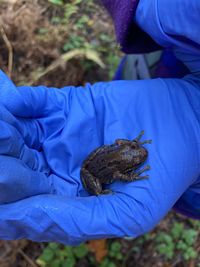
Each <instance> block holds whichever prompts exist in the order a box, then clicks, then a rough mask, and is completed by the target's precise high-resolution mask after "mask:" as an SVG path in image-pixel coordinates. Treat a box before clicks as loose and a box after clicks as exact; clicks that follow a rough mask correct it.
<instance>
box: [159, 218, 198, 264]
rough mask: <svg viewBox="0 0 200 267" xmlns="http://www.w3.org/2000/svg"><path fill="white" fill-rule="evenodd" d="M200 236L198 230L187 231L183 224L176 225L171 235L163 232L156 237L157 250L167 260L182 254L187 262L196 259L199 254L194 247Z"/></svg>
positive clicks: (170, 232)
mask: <svg viewBox="0 0 200 267" xmlns="http://www.w3.org/2000/svg"><path fill="white" fill-rule="evenodd" d="M197 236H198V231H197V230H196V229H191V228H189V229H187V228H185V227H184V225H183V223H177V222H176V223H174V225H173V227H172V229H171V230H170V231H169V233H164V232H161V233H159V234H158V235H157V237H156V250H157V251H158V252H159V253H160V254H162V255H164V256H165V257H166V258H167V259H172V258H173V257H174V255H175V253H180V254H181V255H182V256H183V258H184V259H185V260H190V259H194V258H196V257H197V253H196V251H195V249H194V245H195V242H196V239H197Z"/></svg>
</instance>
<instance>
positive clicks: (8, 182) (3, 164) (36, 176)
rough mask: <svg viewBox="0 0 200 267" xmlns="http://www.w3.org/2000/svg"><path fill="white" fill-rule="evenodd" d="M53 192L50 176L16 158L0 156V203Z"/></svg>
mask: <svg viewBox="0 0 200 267" xmlns="http://www.w3.org/2000/svg"><path fill="white" fill-rule="evenodd" d="M53 192H54V187H53V182H52V177H51V176H47V175H46V174H44V173H42V172H38V171H33V170H31V169H30V168H29V167H28V166H27V165H25V164H24V163H23V162H22V161H21V160H19V159H17V158H13V157H8V156H2V155H1V156H0V203H9V202H13V201H16V200H19V199H23V198H26V197H29V196H34V195H38V194H45V193H53Z"/></svg>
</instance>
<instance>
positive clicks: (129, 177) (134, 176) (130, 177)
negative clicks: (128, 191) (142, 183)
mask: <svg viewBox="0 0 200 267" xmlns="http://www.w3.org/2000/svg"><path fill="white" fill-rule="evenodd" d="M149 169H150V166H149V165H147V166H145V167H144V168H143V169H141V170H140V171H139V172H137V173H135V172H131V173H126V174H124V173H120V172H119V171H117V172H115V173H114V175H113V178H114V179H115V180H121V181H124V182H132V181H136V180H141V179H145V178H148V177H149V175H145V176H140V174H141V173H143V172H144V171H147V170H149Z"/></svg>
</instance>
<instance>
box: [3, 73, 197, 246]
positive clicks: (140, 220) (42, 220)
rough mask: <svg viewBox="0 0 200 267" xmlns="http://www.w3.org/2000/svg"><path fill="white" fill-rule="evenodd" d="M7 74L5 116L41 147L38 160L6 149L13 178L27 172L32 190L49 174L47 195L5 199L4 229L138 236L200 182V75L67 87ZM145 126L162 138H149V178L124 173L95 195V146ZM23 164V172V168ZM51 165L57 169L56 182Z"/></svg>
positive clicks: (22, 233)
mask: <svg viewBox="0 0 200 267" xmlns="http://www.w3.org/2000/svg"><path fill="white" fill-rule="evenodd" d="M0 84H1V85H0V87H1V88H0V101H1V103H2V104H3V105H4V106H5V108H6V109H8V110H9V112H11V113H12V114H13V115H14V116H15V118H14V119H8V118H7V116H5V118H4V121H6V123H7V124H9V125H12V127H14V128H15V129H16V130H17V131H18V133H19V134H20V135H21V136H22V139H23V140H24V142H25V145H26V146H27V150H29V152H30V153H32V152H31V151H32V150H34V151H36V152H35V155H39V154H40V155H41V156H38V157H37V156H33V158H34V159H36V158H37V164H35V163H32V162H36V161H34V159H32V158H31V157H29V158H30V161H29V162H28V163H27V162H26V160H23V158H20V157H18V155H16V154H15V155H13V157H17V158H19V159H18V160H17V159H13V157H10V156H12V155H11V154H9V157H8V156H6V153H3V154H4V155H3V156H1V161H0V162H1V163H3V164H4V170H5V171H4V172H3V177H4V181H7V180H8V181H9V180H12V181H13V180H14V179H16V180H17V179H19V177H18V176H20V174H21V173H23V176H22V181H23V183H20V187H21V186H22V184H23V185H24V188H25V189H24V188H20V187H19V188H17V189H16V190H17V191H18V192H20V190H21V192H22V191H26V190H27V191H29V192H28V194H29V193H31V189H29V187H30V184H31V183H32V186H33V188H35V189H36V188H37V185H42V184H44V190H43V191H42V190H41V189H42V187H41V186H39V188H40V189H38V195H37V196H33V197H29V198H26V199H22V200H20V201H17V202H14V203H10V204H2V205H0V239H17V238H27V239H31V240H35V241H57V242H62V243H65V244H70V245H73V244H78V243H80V242H83V241H85V240H88V239H97V238H106V237H122V236H132V237H136V236H139V235H142V234H144V233H145V232H147V231H149V230H151V229H152V228H153V227H154V226H155V225H156V224H157V223H158V222H159V221H160V220H161V219H162V218H163V217H164V216H165V215H166V214H167V212H168V211H169V210H170V209H171V208H172V207H173V205H174V204H175V203H176V201H177V200H178V199H179V198H180V196H181V195H182V194H183V193H184V192H185V191H186V190H187V189H188V188H189V187H190V186H191V185H193V187H194V186H195V185H197V186H198V183H199V176H200V167H199V166H200V143H199V118H200V110H199V98H200V90H199V85H198V84H197V83H196V81H195V80H193V78H192V76H191V77H190V76H188V77H187V78H185V79H183V80H179V79H166V80H164V79H155V80H144V81H114V82H104V83H97V84H94V85H90V84H87V85H86V86H85V87H77V88H76V87H73V86H69V87H65V88H62V89H60V90H58V89H55V88H45V87H42V86H40V87H37V88H34V87H25V86H24V87H15V86H14V85H13V84H12V82H11V81H10V80H9V79H8V78H7V77H6V76H5V75H4V74H3V73H2V72H1V73H0ZM1 119H3V118H1ZM143 129H144V131H145V135H144V140H145V139H152V140H153V143H152V144H151V145H147V146H148V151H149V158H148V160H147V163H148V164H150V166H151V170H150V171H148V174H149V176H150V177H149V179H144V180H140V181H135V182H131V183H123V182H120V181H117V182H114V183H113V184H111V185H110V186H109V187H110V188H111V189H112V190H113V191H114V194H111V195H101V196H98V197H97V196H89V195H88V194H87V192H86V191H85V190H84V189H83V186H82V184H81V182H80V166H81V164H82V161H83V160H84V159H85V158H86V156H87V155H88V154H89V153H90V152H91V151H92V150H93V149H95V148H96V147H98V146H100V145H103V144H111V143H113V142H114V140H115V139H117V138H127V139H133V138H134V137H136V136H137V135H138V133H139V132H140V131H141V130H143ZM13 131H15V130H13ZM13 135H15V134H13ZM19 140H20V138H19ZM19 142H23V141H19ZM13 143H14V144H16V140H15V141H14V142H13ZM29 152H28V153H29ZM30 153H29V155H30ZM32 166H35V167H34V168H33V167H32ZM13 168H14V169H15V170H16V171H15V173H16V174H17V172H18V174H17V175H16V177H14V178H13ZM24 169H26V172H25V171H24ZM46 169H48V170H49V172H47V171H45V170H46ZM33 170H34V171H36V172H37V174H36V173H34V171H33ZM33 173H34V174H33ZM38 173H39V174H38ZM49 173H50V174H51V175H52V176H53V178H52V179H51V182H50V183H48V182H47V183H46V182H45V181H48V179H49ZM36 176H37V177H36ZM27 177H28V179H27ZM30 180H31V183H30ZM27 185H28V186H27ZM48 188H49V189H48ZM33 191H34V190H33ZM1 193H2V192H1ZM1 193H0V194H1ZM33 194H34V195H35V194H36V192H35V191H34V193H33ZM26 195H27V194H26ZM19 196H20V194H18V198H19ZM9 197H10V198H11V201H12V200H13V196H8V198H9ZM21 197H22V198H23V197H24V193H23V194H22V195H21ZM7 200H8V199H7Z"/></svg>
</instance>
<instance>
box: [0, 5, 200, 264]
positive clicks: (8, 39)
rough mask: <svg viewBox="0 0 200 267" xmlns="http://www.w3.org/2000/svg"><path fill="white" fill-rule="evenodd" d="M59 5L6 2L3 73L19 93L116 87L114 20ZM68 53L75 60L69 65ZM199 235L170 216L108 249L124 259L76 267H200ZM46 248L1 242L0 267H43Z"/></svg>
mask: <svg viewBox="0 0 200 267" xmlns="http://www.w3.org/2000/svg"><path fill="white" fill-rule="evenodd" d="M61 2H62V4H55V3H56V0H55V1H45V0H28V1H24V0H7V1H2V0H0V67H1V68H2V69H3V70H4V71H5V72H6V73H7V74H8V75H9V76H10V77H11V78H12V80H13V81H14V82H15V83H16V84H17V85H20V84H31V85H39V84H44V85H47V86H53V87H62V86H66V85H82V84H84V83H85V82H86V81H87V82H96V81H102V80H109V79H111V77H112V75H113V73H114V70H115V68H116V66H117V64H118V62H119V60H120V56H121V53H120V51H119V48H118V46H117V45H116V42H115V37H114V29H113V26H112V22H111V20H110V18H109V16H108V14H107V13H106V12H105V11H104V10H103V8H102V7H101V8H100V6H99V4H97V3H96V1H91V0H88V2H87V3H86V2H85V1H75V0H72V1H61V0H60V1H57V3H61ZM66 4H68V6H67V9H66V10H67V12H68V13H67V14H66V12H64V11H63V10H64V7H66ZM70 8H71V9H70ZM69 10H71V11H70V12H71V13H70V12H69ZM86 50H87V51H88V53H89V56H88V54H86V52H85V51H86ZM70 51H74V54H73V53H72V54H68V57H69V58H68V60H64V59H63V57H62V56H63V55H64V54H66V53H70ZM69 55H70V56H69ZM176 223H177V224H176ZM181 227H182V228H181ZM171 229H175V230H174V231H173V232H171ZM180 229H181V230H180ZM199 229H200V224H198V223H193V222H192V221H191V220H188V219H186V218H184V217H182V216H179V215H177V214H175V213H173V212H171V213H170V214H169V215H168V216H167V218H165V219H164V220H163V221H162V222H161V223H160V225H159V226H158V227H157V228H156V229H155V230H154V231H153V232H151V233H150V234H148V235H146V236H145V237H141V238H137V239H135V240H125V239H120V240H119V239H116V240H111V241H107V242H106V244H107V245H106V246H108V247H109V246H110V244H112V242H118V243H119V244H120V253H121V254H122V258H123V259H121V256H119V254H116V256H115V255H114V254H113V255H114V256H107V255H108V251H107V252H106V253H105V258H106V257H107V258H108V260H107V263H105V264H104V263H101V262H99V263H97V262H96V263H94V262H93V263H92V261H91V259H90V257H89V256H88V258H87V257H85V258H84V259H82V260H81V261H79V260H77V262H76V264H75V265H74V266H76V267H77V266H81V267H89V266H101V267H114V266H119V267H121V266H122V267H133V266H134V267H144V266H145V267H199V266H200V256H199V255H198V254H199V251H200V235H199ZM161 233H162V234H163V233H164V235H161ZM179 233H181V234H182V235H183V236H184V237H181V236H180V234H179ZM180 241H181V242H180ZM176 242H178V243H180V246H175V245H174V244H175V243H176ZM181 245H182V246H181ZM45 247H46V244H42V243H41V244H39V243H34V242H31V241H27V240H21V241H0V267H36V266H39V265H38V264H37V263H36V259H37V258H38V257H39V256H40V255H41V253H42V251H43V250H44V249H45ZM106 250H109V248H107V249H106ZM188 251H189V252H190V254H189V252H188ZM194 251H195V252H196V253H197V255H196V254H195V253H194ZM93 253H94V252H93ZM113 264H114V265H113ZM48 266H50V265H47V267H48ZM58 266H60V265H58ZM64 266H65V265H64ZM70 266H71V265H70ZM50 267H51V266H50ZM52 267H53V266H52ZM65 267H69V266H67V265H66V266H65Z"/></svg>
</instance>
